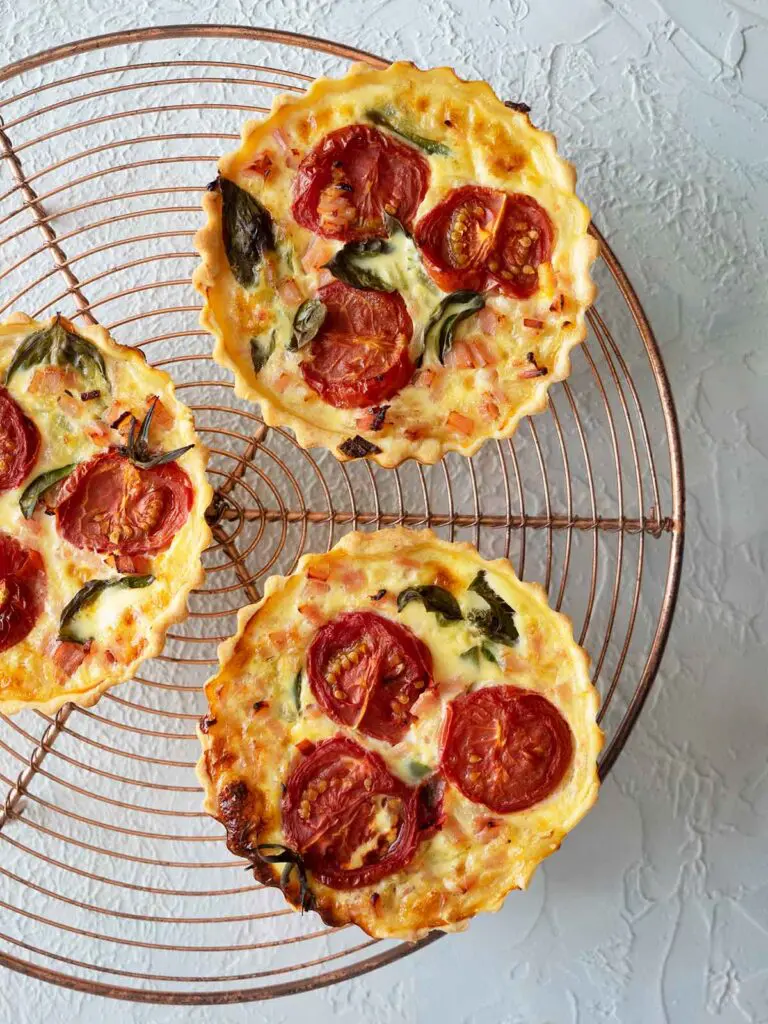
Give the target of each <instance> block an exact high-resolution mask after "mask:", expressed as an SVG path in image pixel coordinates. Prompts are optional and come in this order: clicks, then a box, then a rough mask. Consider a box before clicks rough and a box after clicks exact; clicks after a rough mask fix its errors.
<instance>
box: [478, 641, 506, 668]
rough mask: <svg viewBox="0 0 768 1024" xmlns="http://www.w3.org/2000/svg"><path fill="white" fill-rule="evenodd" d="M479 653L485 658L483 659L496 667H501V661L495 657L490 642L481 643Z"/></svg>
mask: <svg viewBox="0 0 768 1024" xmlns="http://www.w3.org/2000/svg"><path fill="white" fill-rule="evenodd" d="M480 653H481V654H482V656H483V657H484V658H485V660H486V661H490V663H491V664H492V665H495V666H496V667H497V668H501V667H502V665H501V663H500V662H499V659H498V658H497V657H496V651H494V649H493V648H492V647H491V645H490V644H481V645H480Z"/></svg>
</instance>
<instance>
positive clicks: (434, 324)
mask: <svg viewBox="0 0 768 1024" xmlns="http://www.w3.org/2000/svg"><path fill="white" fill-rule="evenodd" d="M484 305H485V299H484V298H483V296H482V295H480V293H479V292H470V291H459V292H451V294H450V295H446V296H445V298H444V299H443V300H442V301H441V302H440V304H439V305H438V307H437V309H435V311H434V312H433V313H432V315H431V316H430V318H429V320H428V321H427V326H426V327H425V328H424V350H425V351H429V350H430V349H432V350H433V351H434V352H435V355H436V356H437V358H438V359H439V360H440V362H441V363H444V362H445V357H446V356H447V355H448V353H449V352H450V351H451V348H452V346H453V332H454V331H455V329H456V326H457V324H460V323H461V321H462V320H466V319H467V317H469V316H472V314H473V313H477V312H478V311H479V310H481V309H482V308H483V306H484Z"/></svg>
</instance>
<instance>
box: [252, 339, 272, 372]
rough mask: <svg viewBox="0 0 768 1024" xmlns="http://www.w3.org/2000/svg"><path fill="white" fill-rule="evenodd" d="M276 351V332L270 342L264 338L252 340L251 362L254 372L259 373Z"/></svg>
mask: <svg viewBox="0 0 768 1024" xmlns="http://www.w3.org/2000/svg"><path fill="white" fill-rule="evenodd" d="M274 351H275V332H274V331H272V333H271V334H270V336H269V340H268V341H265V340H264V339H263V338H251V362H252V363H253V372H254V373H258V372H259V370H261V369H263V367H265V366H266V365H267V363H268V362H269V357H270V356H271V355H272V353H273V352H274Z"/></svg>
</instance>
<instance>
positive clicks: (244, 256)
mask: <svg viewBox="0 0 768 1024" xmlns="http://www.w3.org/2000/svg"><path fill="white" fill-rule="evenodd" d="M218 189H219V192H220V193H221V203H222V211H221V222H222V235H223V239H224V251H225V252H226V254H227V260H228V261H229V266H230V269H231V271H232V274H233V276H234V278H235V280H236V281H237V283H238V284H240V285H242V286H243V288H252V287H253V286H254V285H255V284H256V282H257V281H258V279H259V271H260V267H261V264H262V261H263V259H264V253H265V252H267V251H271V250H274V248H275V232H274V228H273V226H272V217H271V216H270V214H269V211H268V210H267V209H266V207H264V206H262V204H261V203H260V202H259V200H258V199H257V198H256V197H255V196H252V195H251V194H250V192H246V191H245V189H242V188H240V186H239V185H236V184H235V183H234V181H230V180H229V179H228V178H222V177H221V176H220V177H219V179H218Z"/></svg>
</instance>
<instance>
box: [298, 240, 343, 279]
mask: <svg viewBox="0 0 768 1024" xmlns="http://www.w3.org/2000/svg"><path fill="white" fill-rule="evenodd" d="M334 251H335V250H334V247H333V246H332V245H331V244H330V242H328V241H327V239H325V238H321V237H320V235H315V237H314V238H313V239H312V241H311V242H310V243H309V245H308V246H307V251H306V252H305V253H304V255H303V256H302V257H301V265H302V267H303V268H304V270H305V271H306V273H308V274H309V273H311V271H313V270H319V269H320V268H321V267H323V266H325V264H326V263H327V262H328V261H329V260H330V259H331V257H332V256H333V254H334Z"/></svg>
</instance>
